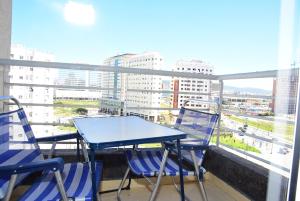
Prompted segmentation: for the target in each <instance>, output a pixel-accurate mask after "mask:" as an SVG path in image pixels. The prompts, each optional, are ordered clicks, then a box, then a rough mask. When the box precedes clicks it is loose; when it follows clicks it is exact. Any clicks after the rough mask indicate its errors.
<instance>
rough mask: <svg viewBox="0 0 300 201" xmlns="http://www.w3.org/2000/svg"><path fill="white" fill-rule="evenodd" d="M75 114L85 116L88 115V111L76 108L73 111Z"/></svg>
mask: <svg viewBox="0 0 300 201" xmlns="http://www.w3.org/2000/svg"><path fill="white" fill-rule="evenodd" d="M75 112H76V113H77V114H80V115H87V113H88V110H87V109H85V108H81V107H80V108H77V109H76V110H75Z"/></svg>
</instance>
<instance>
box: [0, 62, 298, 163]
mask: <svg viewBox="0 0 300 201" xmlns="http://www.w3.org/2000/svg"><path fill="white" fill-rule="evenodd" d="M1 66H3V67H4V69H7V68H9V66H24V67H35V68H54V69H69V70H84V71H103V72H113V73H130V74H141V75H157V76H168V77H178V78H189V79H191V78H193V79H207V80H213V81H217V82H219V93H218V94H217V96H218V98H219V101H220V102H221V103H222V100H223V97H235V96H236V95H227V94H224V93H223V82H224V81H226V80H235V79H255V78H272V77H276V76H277V74H278V72H279V71H277V70H271V71H261V72H251V73H240V74H230V75H207V74H197V73H185V72H175V71H163V70H151V69H144V68H143V69H141V68H128V67H118V68H114V67H111V66H105V65H89V64H74V63H60V62H42V61H26V60H10V59H0V67H1ZM0 85H1V83H0ZM4 86H27V87H47V88H54V89H76V90H78V89H79V90H95V91H102V90H111V91H112V90H117V91H119V92H120V91H121V89H120V88H116V87H113V88H103V87H91V86H69V85H55V84H31V83H11V82H4V83H3V87H4ZM127 91H128V92H130V91H131V92H149V93H165V94H172V93H173V91H171V90H142V89H127ZM179 94H183V95H184V94H188V95H206V96H211V95H212V94H211V92H207V93H200V92H179ZM6 95H8V94H6ZM239 96H240V97H243V98H250V99H251V98H263V99H269V100H270V99H272V98H274V97H272V96H266V95H239ZM21 104H22V105H24V106H32V107H35V106H43V107H66V108H68V107H69V108H75V107H82V106H83V105H80V104H78V105H76V104H45V103H26V102H23V103H21ZM84 107H86V108H97V107H98V106H95V105H84ZM127 109H130V110H141V109H142V110H178V109H177V108H169V107H166V108H162V107H156V108H154V107H127ZM218 112H219V113H220V114H222V113H223V110H222V108H221V107H220V108H219V111H218ZM224 112H226V113H232V112H230V111H226V110H224ZM232 114H234V113H232ZM235 114H237V113H235ZM242 116H244V117H250V115H247V114H242ZM251 117H253V116H251ZM256 118H258V119H263V120H270V119H267V118H265V117H256ZM288 123H291V124H293V123H294V122H293V121H289V122H288ZM32 124H33V125H52V126H58V125H63V126H66V125H68V124H66V123H59V122H50V123H49V122H48V123H46V122H32ZM220 131H221V125H220V121H219V124H218V128H217V142H216V145H217V146H219V145H220V139H219V137H220ZM225 131H230V132H234V133H240V131H238V130H234V129H230V128H226V129H225ZM243 135H245V136H247V137H250V138H254V139H257V140H261V141H264V142H267V143H272V144H276V145H279V146H282V147H286V148H289V149H291V148H292V144H291V143H288V142H283V141H278V138H277V137H275V136H274V137H263V136H260V135H255V134H249V133H246V132H245V133H243ZM68 143H72V142H68ZM247 155H251V154H248V153H247ZM252 156H253V157H254V158H256V159H258V160H259V157H257V156H254V155H252ZM260 161H263V162H265V161H266V160H265V159H262V158H261V159H260ZM283 168H284V167H283Z"/></svg>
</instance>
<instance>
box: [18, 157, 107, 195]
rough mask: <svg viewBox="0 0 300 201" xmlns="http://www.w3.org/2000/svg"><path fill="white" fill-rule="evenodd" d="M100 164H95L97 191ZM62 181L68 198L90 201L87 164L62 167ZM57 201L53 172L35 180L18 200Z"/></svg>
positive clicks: (90, 193) (57, 192)
mask: <svg viewBox="0 0 300 201" xmlns="http://www.w3.org/2000/svg"><path fill="white" fill-rule="evenodd" d="M101 172H102V163H101V162H96V171H95V174H96V184H97V185H98V186H97V189H98V188H99V183H100V179H101ZM62 179H63V182H64V187H65V190H66V193H67V196H68V198H72V199H75V200H86V201H89V200H92V180H91V171H90V168H89V163H68V164H65V165H64V170H63V172H62ZM25 200H26V201H35V200H36V201H50V200H51V201H54V200H55V201H58V200H61V196H60V193H59V191H58V187H57V183H56V179H55V176H54V173H53V172H47V173H46V174H45V176H43V177H42V178H41V179H39V180H37V181H36V182H35V183H34V184H33V185H32V186H31V187H30V188H29V189H28V190H27V191H26V192H25V193H24V194H23V195H22V197H21V198H20V201H25Z"/></svg>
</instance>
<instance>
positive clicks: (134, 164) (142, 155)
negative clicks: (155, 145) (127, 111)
mask: <svg viewBox="0 0 300 201" xmlns="http://www.w3.org/2000/svg"><path fill="white" fill-rule="evenodd" d="M218 119H219V115H218V114H216V113H215V114H212V113H208V112H201V111H197V110H193V109H187V108H185V107H182V108H181V109H180V112H179V116H178V118H177V120H176V124H175V129H178V130H181V131H183V132H185V133H187V134H189V137H188V138H187V139H184V140H181V149H182V157H183V159H184V160H186V161H187V162H188V163H190V164H191V165H192V166H193V167H194V170H193V171H190V170H187V169H183V175H184V176H188V175H195V176H196V178H197V181H198V183H199V187H200V190H201V194H202V197H203V200H205V201H207V195H206V192H205V188H204V185H203V183H202V182H203V174H204V173H205V169H204V168H203V167H202V161H203V158H204V155H205V151H206V150H207V149H208V145H209V141H210V138H211V136H212V134H213V132H214V128H215V125H216V123H217V122H218ZM164 149H165V150H164ZM164 149H155V150H146V151H143V150H128V151H126V152H125V154H126V157H127V160H128V169H127V171H126V173H125V175H124V177H123V180H122V182H121V184H120V186H119V191H118V194H117V198H118V199H119V200H120V193H121V189H122V187H123V185H124V183H125V180H126V179H127V176H128V174H129V172H130V171H131V172H132V173H134V174H136V175H139V176H143V177H145V178H146V180H147V181H149V182H151V181H150V180H149V179H148V178H147V177H149V176H158V175H159V167H160V164H162V165H163V167H164V172H163V173H164V175H165V176H177V175H179V166H178V165H177V163H176V162H175V161H174V160H172V159H171V158H168V157H167V156H168V152H169V151H174V152H176V148H175V143H173V142H167V143H165V146H164ZM173 181H174V179H173ZM159 182H160V178H159V177H158V182H157V185H159ZM152 184H153V183H152ZM174 185H175V187H176V189H177V191H178V192H180V190H179V188H178V187H177V185H176V184H175V182H174ZM157 188H158V186H154V188H153V191H152V195H151V198H150V200H154V199H155V196H156V192H157ZM186 199H187V200H189V198H188V197H186Z"/></svg>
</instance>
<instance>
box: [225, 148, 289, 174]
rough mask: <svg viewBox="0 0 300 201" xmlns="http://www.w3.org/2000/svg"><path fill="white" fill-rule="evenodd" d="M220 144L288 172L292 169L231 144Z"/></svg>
mask: <svg viewBox="0 0 300 201" xmlns="http://www.w3.org/2000/svg"><path fill="white" fill-rule="evenodd" d="M220 144H221V145H222V146H224V147H226V148H228V149H232V150H234V151H236V152H239V153H241V154H244V155H246V156H249V157H251V158H254V159H256V160H258V161H260V162H263V163H266V164H268V165H271V166H274V167H276V168H279V169H281V170H283V171H286V172H289V171H290V169H288V168H286V167H283V166H281V165H278V164H275V163H272V162H270V161H268V160H266V159H263V158H261V157H258V156H255V155H253V154H250V153H248V152H246V151H242V150H239V149H236V148H233V147H230V146H229V145H226V144H223V143H220Z"/></svg>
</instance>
